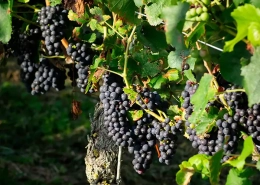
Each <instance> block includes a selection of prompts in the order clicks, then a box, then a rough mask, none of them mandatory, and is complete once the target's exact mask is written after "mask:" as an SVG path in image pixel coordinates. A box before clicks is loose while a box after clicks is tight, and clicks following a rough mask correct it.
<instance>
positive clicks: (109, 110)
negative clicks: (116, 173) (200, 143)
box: [100, 74, 183, 174]
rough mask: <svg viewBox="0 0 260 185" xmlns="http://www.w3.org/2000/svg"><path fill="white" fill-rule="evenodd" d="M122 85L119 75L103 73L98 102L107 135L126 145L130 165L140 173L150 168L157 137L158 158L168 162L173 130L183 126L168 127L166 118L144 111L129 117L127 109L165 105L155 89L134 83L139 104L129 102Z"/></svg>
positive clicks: (165, 106)
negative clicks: (129, 156)
mask: <svg viewBox="0 0 260 185" xmlns="http://www.w3.org/2000/svg"><path fill="white" fill-rule="evenodd" d="M124 86H125V85H124V83H123V80H122V78H118V76H116V75H114V74H105V75H104V76H103V85H102V86H101V87H100V101H101V102H102V104H103V107H104V124H105V125H106V127H107V130H108V135H109V136H110V137H111V138H112V140H113V141H115V143H116V144H117V145H120V146H123V147H127V148H128V152H129V153H133V154H134V159H133V161H132V164H133V166H134V169H135V171H136V172H137V173H139V174H141V173H143V172H144V171H145V170H146V169H148V168H149V167H150V164H151V162H152V154H153V152H154V150H155V145H156V143H157V140H158V141H159V143H158V144H159V153H160V157H159V161H160V162H162V163H165V164H170V159H171V158H172V157H173V154H174V152H175V147H176V144H175V141H176V140H177V137H176V132H178V131H179V130H183V129H182V128H181V126H180V124H176V125H175V126H170V124H169V123H170V119H169V118H166V119H165V121H164V122H162V123H161V122H159V121H158V120H156V119H155V118H154V117H153V116H151V115H150V114H148V113H147V112H145V111H143V114H142V115H140V118H137V119H134V120H132V119H129V117H128V116H127V112H128V111H140V110H142V109H148V110H150V111H156V109H157V108H160V110H163V111H165V110H166V109H167V108H168V104H166V103H165V102H163V101H162V100H161V97H160V95H159V94H158V93H157V92H151V91H150V90H149V89H148V88H140V89H139V88H138V87H137V86H136V87H134V89H135V90H136V91H137V92H138V95H137V97H136V102H137V104H138V105H137V104H133V105H131V102H130V100H129V99H128V95H127V94H125V93H124V92H123V87H124ZM130 105H131V106H130ZM177 125H178V126H177ZM177 127H178V128H177Z"/></svg>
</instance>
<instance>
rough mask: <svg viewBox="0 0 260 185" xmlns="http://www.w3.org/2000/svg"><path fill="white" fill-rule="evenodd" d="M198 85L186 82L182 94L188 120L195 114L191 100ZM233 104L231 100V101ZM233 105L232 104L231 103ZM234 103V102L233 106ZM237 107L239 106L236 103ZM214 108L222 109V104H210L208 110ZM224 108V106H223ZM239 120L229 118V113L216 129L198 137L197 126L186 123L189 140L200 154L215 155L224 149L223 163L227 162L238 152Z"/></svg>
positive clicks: (213, 102)
mask: <svg viewBox="0 0 260 185" xmlns="http://www.w3.org/2000/svg"><path fill="white" fill-rule="evenodd" d="M197 88H198V84H194V83H192V82H190V81H187V82H186V86H185V89H184V91H183V92H182V94H181V95H182V98H183V99H184V103H183V104H182V107H183V108H184V109H185V119H186V120H188V118H189V116H190V115H191V114H192V112H193V105H192V104H191V103H190V98H191V97H192V95H193V94H194V93H195V92H196V90H197ZM231 96H232V97H233V96H234V95H233V94H229V95H228V96H227V95H226V96H225V97H231ZM230 102H231V100H230ZM229 104H230V105H231V103H229ZM233 104H234V102H233V101H232V105H233ZM236 105H237V106H239V104H237V103H236ZM212 106H215V107H218V108H220V107H221V104H220V103H218V102H215V101H212V102H209V103H208V106H207V108H210V107H212ZM222 108H223V106H222ZM238 124H239V122H238V120H237V119H234V118H233V117H232V116H229V115H228V114H227V113H226V114H224V116H223V118H221V119H218V120H217V121H216V127H213V129H212V131H210V132H209V133H208V134H207V135H205V136H202V137H200V136H198V134H197V132H196V130H195V129H194V127H195V125H194V124H192V123H190V122H189V121H186V123H185V125H186V133H187V134H188V136H189V140H190V141H191V142H192V147H193V148H198V150H199V153H203V154H207V155H214V154H215V153H216V152H217V151H219V150H221V149H223V150H224V154H225V155H224V157H223V158H222V162H225V161H226V160H228V159H229V154H232V153H234V152H235V151H236V148H237V144H238Z"/></svg>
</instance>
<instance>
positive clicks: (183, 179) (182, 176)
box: [176, 161, 195, 185]
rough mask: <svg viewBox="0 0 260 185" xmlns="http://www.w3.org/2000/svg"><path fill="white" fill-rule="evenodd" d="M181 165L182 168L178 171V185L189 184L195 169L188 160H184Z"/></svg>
mask: <svg viewBox="0 0 260 185" xmlns="http://www.w3.org/2000/svg"><path fill="white" fill-rule="evenodd" d="M179 167H180V170H179V171H178V172H177V173H176V182H177V184H178V185H188V184H189V183H190V180H191V177H192V176H193V174H194V173H195V170H194V168H193V167H192V165H191V164H190V163H189V162H187V161H183V162H182V163H181V164H180V165H179Z"/></svg>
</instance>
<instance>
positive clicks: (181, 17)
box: [163, 3, 189, 50]
mask: <svg viewBox="0 0 260 185" xmlns="http://www.w3.org/2000/svg"><path fill="white" fill-rule="evenodd" d="M188 9H189V4H188V3H179V4H178V5H176V6H170V7H167V8H163V17H164V19H165V30H166V32H165V34H166V40H167V43H169V44H170V45H171V46H172V47H175V48H176V49H177V50H179V49H183V48H185V46H184V39H183V35H182V28H183V26H184V22H185V15H186V12H187V11H188ZM173 17H174V19H173Z"/></svg>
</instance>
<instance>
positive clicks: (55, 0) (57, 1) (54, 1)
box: [49, 0, 61, 6]
mask: <svg viewBox="0 0 260 185" xmlns="http://www.w3.org/2000/svg"><path fill="white" fill-rule="evenodd" d="M49 2H50V4H51V6H56V5H58V4H61V0H49Z"/></svg>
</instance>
